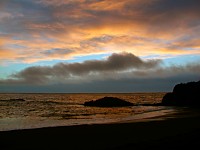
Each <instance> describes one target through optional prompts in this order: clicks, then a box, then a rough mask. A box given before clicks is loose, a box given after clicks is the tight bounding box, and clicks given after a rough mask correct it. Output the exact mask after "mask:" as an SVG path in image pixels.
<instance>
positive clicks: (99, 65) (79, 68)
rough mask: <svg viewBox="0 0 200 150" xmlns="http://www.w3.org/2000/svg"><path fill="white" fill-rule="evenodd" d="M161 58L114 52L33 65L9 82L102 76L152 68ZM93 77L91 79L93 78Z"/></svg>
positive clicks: (13, 75)
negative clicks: (101, 57) (99, 57)
mask: <svg viewBox="0 0 200 150" xmlns="http://www.w3.org/2000/svg"><path fill="white" fill-rule="evenodd" d="M159 64H160V60H146V61H144V60H142V59H140V58H139V57H137V56H135V55H133V54H131V53H125V52H124V53H120V54H117V53H114V54H112V55H111V56H109V57H108V58H106V59H105V60H87V61H84V62H82V63H58V64H56V65H54V66H52V67H49V66H33V67H29V68H26V69H24V70H22V71H20V72H18V73H15V74H12V75H11V76H10V77H11V79H9V80H7V81H8V82H10V81H11V82H13V83H17V82H19V83H20V82H21V83H29V84H34V83H36V84H38V83H39V84H43V83H47V82H55V81H57V82H60V81H63V80H66V81H68V80H69V81H70V80H72V79H74V78H75V79H77V80H79V78H84V77H86V78H87V77H88V76H90V77H92V78H96V77H100V78H101V76H102V75H103V74H107V75H108V74H113V73H116V74H118V72H124V71H125V72H126V71H130V70H134V69H135V70H140V69H145V70H148V69H151V68H155V67H157V66H159ZM92 78H91V79H92Z"/></svg>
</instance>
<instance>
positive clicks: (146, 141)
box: [0, 110, 200, 150]
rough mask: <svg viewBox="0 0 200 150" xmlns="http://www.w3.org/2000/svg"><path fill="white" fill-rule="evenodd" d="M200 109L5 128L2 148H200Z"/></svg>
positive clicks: (76, 149)
mask: <svg viewBox="0 0 200 150" xmlns="http://www.w3.org/2000/svg"><path fill="white" fill-rule="evenodd" d="M199 112H200V111H196V110H195V111H190V113H188V112H184V113H182V114H175V115H174V116H173V117H172V116H168V117H166V116H165V117H164V119H162V117H160V119H158V118H157V119H155V120H149V121H144V122H143V121H141V122H123V123H115V124H99V125H97V124H96V125H78V126H66V127H47V128H39V129H25V130H15V131H2V132H0V143H1V145H0V146H1V147H0V149H1V150H4V149H5V150H7V149H13V150H16V149H20V150H21V149H26V150H28V149H34V150H36V149H43V150H44V149H67V150H73V149H75V150H81V149H87V150H104V149H110V150H126V149H127V150H129V149H137V150H138V149H162V150H163V149H183V148H184V149H186V148H188V149H196V147H197V149H198V147H199V143H200V115H199V114H200V113H199Z"/></svg>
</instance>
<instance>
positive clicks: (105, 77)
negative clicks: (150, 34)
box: [0, 53, 200, 92]
mask: <svg viewBox="0 0 200 150" xmlns="http://www.w3.org/2000/svg"><path fill="white" fill-rule="evenodd" d="M199 74H200V64H198V63H196V64H188V65H186V66H171V67H163V65H162V61H160V60H142V59H140V58H139V57H137V56H135V55H133V54H131V53H120V54H116V53H114V54H112V55H111V56H109V57H108V58H106V59H104V60H88V61H84V62H82V63H58V64H56V65H54V66H34V67H29V68H26V69H24V70H22V71H20V72H17V73H15V74H12V75H10V78H9V79H6V80H0V89H1V90H0V92H144V91H146V92H148V91H149V92H152V91H170V90H171V89H172V87H173V86H174V84H176V83H179V82H186V81H191V80H199V79H200V76H199Z"/></svg>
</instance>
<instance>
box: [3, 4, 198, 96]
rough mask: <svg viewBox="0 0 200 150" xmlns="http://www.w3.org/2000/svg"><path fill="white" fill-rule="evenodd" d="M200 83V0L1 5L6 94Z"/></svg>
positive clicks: (137, 89)
mask: <svg viewBox="0 0 200 150" xmlns="http://www.w3.org/2000/svg"><path fill="white" fill-rule="evenodd" d="M198 80H200V0H0V92H69V93H71V92H154V91H155V92H158V91H171V90H172V88H173V86H174V85H175V84H177V83H181V82H188V81H198Z"/></svg>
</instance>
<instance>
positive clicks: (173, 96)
mask: <svg viewBox="0 0 200 150" xmlns="http://www.w3.org/2000/svg"><path fill="white" fill-rule="evenodd" d="M162 104H163V105H168V106H200V81H198V82H188V83H181V84H177V85H175V87H174V89H173V92H172V93H167V94H166V95H165V96H164V97H163V99H162Z"/></svg>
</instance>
